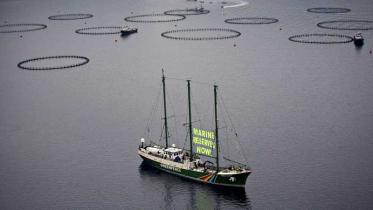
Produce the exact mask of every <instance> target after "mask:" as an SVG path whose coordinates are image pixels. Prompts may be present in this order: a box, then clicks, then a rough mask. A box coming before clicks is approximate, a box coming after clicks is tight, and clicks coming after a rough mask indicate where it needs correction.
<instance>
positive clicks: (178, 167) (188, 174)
mask: <svg viewBox="0 0 373 210" xmlns="http://www.w3.org/2000/svg"><path fill="white" fill-rule="evenodd" d="M139 155H140V157H141V158H142V159H143V161H144V163H145V164H147V165H149V166H152V167H154V168H157V169H159V170H162V171H164V172H167V173H170V174H173V175H176V176H180V177H183V178H186V179H190V180H193V181H197V182H201V183H206V184H210V185H218V186H224V187H240V188H242V187H245V184H246V179H247V177H248V176H249V175H250V173H251V172H250V171H246V172H242V173H236V174H229V175H221V174H216V172H215V173H211V172H203V171H195V170H191V169H188V168H186V167H184V166H183V164H181V163H172V162H171V161H167V160H163V159H162V158H157V157H154V156H151V155H149V154H146V153H144V152H142V151H140V150H139ZM169 162H171V163H169Z"/></svg>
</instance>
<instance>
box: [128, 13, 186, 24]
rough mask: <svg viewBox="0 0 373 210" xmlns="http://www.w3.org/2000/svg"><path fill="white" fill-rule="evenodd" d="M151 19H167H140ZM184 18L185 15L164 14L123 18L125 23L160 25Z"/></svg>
mask: <svg viewBox="0 0 373 210" xmlns="http://www.w3.org/2000/svg"><path fill="white" fill-rule="evenodd" d="M148 17H150V18H152V17H167V18H169V19H164V20H162V19H158V20H151V19H144V20H143V19H142V18H148ZM185 18H186V17H185V15H166V14H148V15H135V16H129V17H126V18H124V20H125V21H128V22H137V23H162V22H174V21H180V20H184V19H185Z"/></svg>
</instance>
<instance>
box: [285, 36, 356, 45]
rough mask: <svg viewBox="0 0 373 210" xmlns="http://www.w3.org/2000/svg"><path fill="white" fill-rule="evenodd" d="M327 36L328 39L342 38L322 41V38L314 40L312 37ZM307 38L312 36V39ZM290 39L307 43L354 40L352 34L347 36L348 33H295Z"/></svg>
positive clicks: (347, 41)
mask: <svg viewBox="0 0 373 210" xmlns="http://www.w3.org/2000/svg"><path fill="white" fill-rule="evenodd" d="M314 37H316V38H320V37H322V38H326V39H328V38H329V39H330V38H332V39H333V38H337V39H340V40H336V41H333V40H332V41H329V40H325V41H320V40H312V38H314ZM303 38H306V39H303ZM307 38H311V39H308V40H307ZM289 40H290V41H292V42H298V43H306V44H344V43H349V42H352V41H353V38H352V37H351V36H347V35H341V34H300V35H294V36H291V37H289Z"/></svg>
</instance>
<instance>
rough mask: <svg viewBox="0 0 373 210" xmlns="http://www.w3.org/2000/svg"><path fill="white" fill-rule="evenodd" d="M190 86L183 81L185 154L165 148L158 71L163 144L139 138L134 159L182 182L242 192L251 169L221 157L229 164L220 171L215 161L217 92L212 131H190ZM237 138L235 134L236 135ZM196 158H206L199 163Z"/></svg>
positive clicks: (165, 117) (178, 150) (177, 149)
mask: <svg viewBox="0 0 373 210" xmlns="http://www.w3.org/2000/svg"><path fill="white" fill-rule="evenodd" d="M190 82H191V80H187V89H188V93H187V94H188V113H189V118H188V120H187V123H186V124H185V125H188V129H187V133H188V136H189V146H190V148H189V150H187V149H184V148H178V147H176V145H175V144H171V145H170V146H169V140H170V139H169V137H168V136H169V134H168V126H167V111H166V90H165V88H166V86H165V76H164V74H163V71H162V84H163V85H162V86H163V105H164V113H163V114H164V118H163V120H164V132H165V135H164V140H165V145H164V146H161V145H158V144H155V143H154V142H152V141H151V140H150V143H148V144H145V139H144V138H141V143H140V145H139V148H138V151H137V152H138V155H139V156H140V157H141V158H142V159H143V163H145V164H147V165H149V166H152V167H154V168H157V169H159V170H162V171H164V172H167V173H170V174H173V175H177V176H180V177H183V178H186V179H190V180H193V181H197V182H202V183H206V184H210V185H218V186H225V187H236V188H237V187H239V188H243V187H245V184H246V179H247V177H248V176H249V175H250V174H251V169H250V168H249V167H248V166H247V165H245V164H242V163H239V162H237V161H234V160H230V159H228V158H225V157H223V159H225V160H228V161H229V162H230V164H229V165H227V166H224V167H222V166H221V163H220V161H219V160H220V158H221V157H220V158H219V156H220V155H219V153H220V149H219V136H218V130H219V126H218V120H217V119H218V116H217V115H218V112H217V105H218V103H217V90H218V86H217V85H214V105H215V106H214V110H215V112H214V113H215V122H214V124H215V126H214V127H215V130H212V129H211V130H204V129H200V128H197V127H194V124H193V121H192V113H191V104H192V103H191V92H190ZM236 136H237V134H236ZM200 156H204V157H206V158H210V160H212V161H213V159H215V161H214V162H215V164H214V163H213V162H211V161H209V160H205V161H203V160H202V159H201V157H200Z"/></svg>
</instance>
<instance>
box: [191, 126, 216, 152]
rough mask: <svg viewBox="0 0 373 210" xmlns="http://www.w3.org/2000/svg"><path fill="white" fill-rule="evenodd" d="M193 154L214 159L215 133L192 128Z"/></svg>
mask: <svg viewBox="0 0 373 210" xmlns="http://www.w3.org/2000/svg"><path fill="white" fill-rule="evenodd" d="M193 147H194V153H197V154H200V155H204V156H209V157H215V156H214V153H213V150H214V149H215V147H216V143H215V132H213V131H208V130H202V129H199V128H193Z"/></svg>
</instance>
